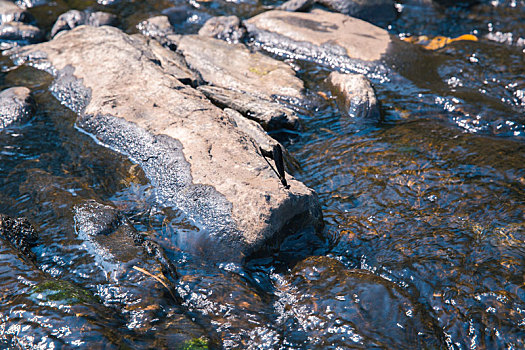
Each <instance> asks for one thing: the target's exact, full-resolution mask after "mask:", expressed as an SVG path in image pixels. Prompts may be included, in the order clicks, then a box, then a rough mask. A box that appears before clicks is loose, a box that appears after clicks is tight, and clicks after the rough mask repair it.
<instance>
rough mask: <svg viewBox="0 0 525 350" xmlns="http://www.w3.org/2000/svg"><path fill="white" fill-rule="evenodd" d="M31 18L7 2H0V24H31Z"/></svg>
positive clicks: (2, 0) (1, 0) (27, 13)
mask: <svg viewBox="0 0 525 350" xmlns="http://www.w3.org/2000/svg"><path fill="white" fill-rule="evenodd" d="M32 20H33V17H32V16H31V14H30V13H29V12H27V11H26V10H24V9H22V8H20V7H18V6H16V5H15V4H14V3H12V2H11V1H8V0H0V24H2V23H7V22H31V21H32Z"/></svg>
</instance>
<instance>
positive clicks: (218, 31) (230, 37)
mask: <svg viewBox="0 0 525 350" xmlns="http://www.w3.org/2000/svg"><path fill="white" fill-rule="evenodd" d="M199 35H201V36H208V37H210V38H216V39H220V40H224V41H227V42H229V43H233V44H236V43H238V42H240V41H241V40H242V39H243V38H244V36H245V35H246V29H244V27H242V25H241V20H240V19H239V17H237V16H219V17H212V18H210V19H209V20H207V21H206V23H204V25H203V26H202V28H201V29H200V30H199Z"/></svg>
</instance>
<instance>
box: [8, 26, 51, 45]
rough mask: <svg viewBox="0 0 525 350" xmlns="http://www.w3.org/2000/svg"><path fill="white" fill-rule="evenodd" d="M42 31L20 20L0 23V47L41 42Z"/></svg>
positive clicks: (42, 37)
mask: <svg viewBox="0 0 525 350" xmlns="http://www.w3.org/2000/svg"><path fill="white" fill-rule="evenodd" d="M43 39H44V33H43V32H42V31H41V30H40V29H39V28H37V27H35V26H32V25H30V24H25V23H22V22H7V23H2V24H0V49H9V48H11V47H14V46H21V45H28V44H34V43H38V42H41V41H42V40H43Z"/></svg>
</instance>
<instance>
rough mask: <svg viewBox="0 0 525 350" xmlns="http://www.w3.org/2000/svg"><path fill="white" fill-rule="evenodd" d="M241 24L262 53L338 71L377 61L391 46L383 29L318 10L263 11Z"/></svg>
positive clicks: (388, 36) (355, 19)
mask: <svg viewBox="0 0 525 350" xmlns="http://www.w3.org/2000/svg"><path fill="white" fill-rule="evenodd" d="M244 25H245V27H246V29H247V30H248V33H249V34H250V36H252V37H253V39H254V40H255V41H256V42H257V43H258V44H259V45H262V47H263V48H264V49H265V50H268V51H270V52H273V53H276V54H280V55H289V56H293V57H296V58H300V59H306V60H311V61H314V62H317V63H320V64H323V65H327V66H331V67H337V68H346V66H352V65H354V64H355V63H356V62H360V63H364V64H367V63H371V62H377V61H378V60H380V59H381V58H382V57H383V55H385V54H386V53H387V50H388V48H389V46H390V45H391V39H390V35H389V34H388V32H387V31H386V30H384V29H381V28H379V27H376V26H374V25H373V24H370V23H367V22H365V21H362V20H360V19H357V18H352V17H349V16H346V15H342V14H339V13H332V12H327V11H323V10H320V9H315V10H313V11H312V12H310V13H299V12H287V11H278V10H274V11H268V12H263V13H262V14H260V15H257V16H255V17H253V18H250V19H248V20H246V21H244Z"/></svg>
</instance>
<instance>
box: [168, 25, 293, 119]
mask: <svg viewBox="0 0 525 350" xmlns="http://www.w3.org/2000/svg"><path fill="white" fill-rule="evenodd" d="M177 49H178V51H179V52H181V53H182V54H183V55H184V58H185V59H186V62H188V65H189V66H190V67H192V68H193V69H195V70H197V71H198V72H199V73H200V75H201V76H202V78H203V80H204V81H206V82H207V83H209V84H212V85H214V87H218V88H222V90H221V89H218V90H217V89H214V88H210V89H207V90H206V93H205V94H206V96H208V97H209V98H210V99H212V100H213V101H219V103H220V104H221V105H224V106H227V107H229V108H232V109H235V110H237V111H239V112H241V113H242V114H244V115H245V116H247V117H249V118H252V119H254V120H256V121H261V122H262V124H263V126H264V127H265V128H267V129H268V128H281V127H288V128H293V127H295V126H296V123H297V121H298V118H297V116H296V115H295V113H294V112H293V111H292V110H290V109H287V108H284V107H281V106H280V105H279V104H277V103H274V102H273V101H274V100H275V99H276V98H279V97H281V98H285V99H290V98H295V99H301V98H302V90H303V82H302V81H301V80H300V79H298V78H297V77H295V74H294V71H293V69H292V68H291V67H290V66H288V65H287V64H285V63H283V62H281V61H277V60H275V59H273V58H270V57H268V56H265V55H263V54H261V53H259V52H250V51H249V50H248V49H247V48H246V47H245V46H244V45H242V44H228V43H226V42H224V41H221V40H217V39H213V38H207V37H202V36H197V35H186V36H183V37H181V38H180V40H179V41H178V43H177ZM226 89H227V90H226ZM217 91H218V92H219V96H212V95H214V93H215V92H217ZM232 94H233V95H234V96H232ZM239 105H243V106H246V107H243V108H240V109H239ZM258 105H260V106H258ZM247 106H252V109H258V110H260V111H261V112H260V113H253V114H252V113H247V112H250V111H249V110H247V109H248V108H247ZM257 106H258V107H257ZM268 107H270V108H268Z"/></svg>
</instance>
